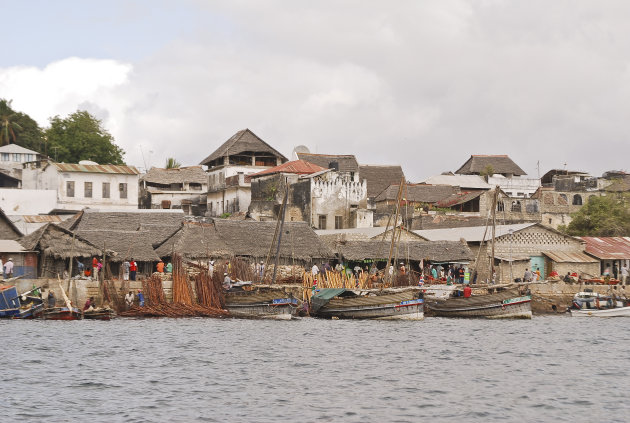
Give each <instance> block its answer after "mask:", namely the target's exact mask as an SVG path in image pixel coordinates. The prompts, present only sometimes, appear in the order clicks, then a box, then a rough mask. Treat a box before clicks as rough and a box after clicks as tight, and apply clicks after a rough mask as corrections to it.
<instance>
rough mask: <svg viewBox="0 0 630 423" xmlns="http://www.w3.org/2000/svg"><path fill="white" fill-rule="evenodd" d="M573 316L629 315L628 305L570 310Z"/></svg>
mask: <svg viewBox="0 0 630 423" xmlns="http://www.w3.org/2000/svg"><path fill="white" fill-rule="evenodd" d="M571 316H575V317H630V307H620V308H605V309H582V310H571Z"/></svg>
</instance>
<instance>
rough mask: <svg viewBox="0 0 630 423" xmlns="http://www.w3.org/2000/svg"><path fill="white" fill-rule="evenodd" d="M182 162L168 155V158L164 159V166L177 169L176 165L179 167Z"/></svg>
mask: <svg viewBox="0 0 630 423" xmlns="http://www.w3.org/2000/svg"><path fill="white" fill-rule="evenodd" d="M181 165H182V164H181V163H180V162H178V161H177V160H175V159H174V158H173V157H169V158H168V159H166V166H165V167H166V168H167V169H177V168H178V167H180V166H181Z"/></svg>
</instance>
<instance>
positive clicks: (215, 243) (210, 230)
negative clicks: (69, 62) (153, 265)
mask: <svg viewBox="0 0 630 423" xmlns="http://www.w3.org/2000/svg"><path fill="white" fill-rule="evenodd" d="M155 252H156V253H157V255H158V256H160V257H172V255H173V253H179V254H181V255H182V256H184V257H186V258H187V259H191V260H195V259H197V260H201V259H208V258H219V257H221V258H225V257H230V256H232V253H231V252H230V249H229V248H228V246H227V245H226V243H225V242H224V241H223V239H221V237H220V236H219V234H218V232H217V230H216V227H215V225H214V224H213V223H198V222H185V223H184V224H183V225H182V227H181V228H180V229H179V230H178V231H177V232H175V233H174V234H173V235H172V236H171V237H170V238H168V239H167V240H166V241H164V242H163V243H162V244H161V245H160V246H159V247H158V248H156V250H155Z"/></svg>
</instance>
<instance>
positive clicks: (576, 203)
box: [573, 194, 582, 206]
mask: <svg viewBox="0 0 630 423" xmlns="http://www.w3.org/2000/svg"><path fill="white" fill-rule="evenodd" d="M573 205H574V206H581V205H582V196H581V195H580V194H575V195H574V196H573Z"/></svg>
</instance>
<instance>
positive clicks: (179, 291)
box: [173, 253, 193, 305]
mask: <svg viewBox="0 0 630 423" xmlns="http://www.w3.org/2000/svg"><path fill="white" fill-rule="evenodd" d="M173 302H174V303H178V304H186V305H192V303H193V300H192V288H191V286H190V283H188V274H187V272H186V269H185V268H184V264H183V261H182V256H180V255H179V254H177V253H176V254H173Z"/></svg>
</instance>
